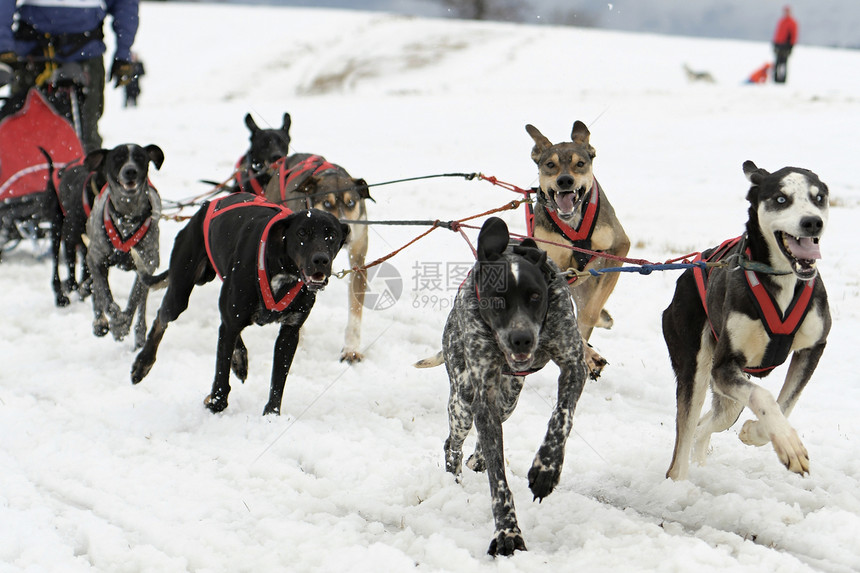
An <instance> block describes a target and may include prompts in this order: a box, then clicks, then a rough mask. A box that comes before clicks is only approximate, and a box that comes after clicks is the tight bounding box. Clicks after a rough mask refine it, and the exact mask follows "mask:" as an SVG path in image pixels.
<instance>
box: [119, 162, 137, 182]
mask: <svg viewBox="0 0 860 573" xmlns="http://www.w3.org/2000/svg"><path fill="white" fill-rule="evenodd" d="M120 174H121V175H122V177H123V179H125V180H126V181H134V180H135V179H137V174H138V170H137V167H133V166H131V165H129V166H128V167H123V169H122V171H121V172H120Z"/></svg>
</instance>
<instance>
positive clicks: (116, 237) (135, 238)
mask: <svg viewBox="0 0 860 573" xmlns="http://www.w3.org/2000/svg"><path fill="white" fill-rule="evenodd" d="M87 181H89V179H87ZM107 188H108V186H107V184H105V186H104V187H102V190H101V192H100V193H99V196H101V195H103V194H104V193H105V192H106V190H107ZM86 190H87V189H86V186H84V196H85V197H86ZM84 205H85V207H84V209H85V210H86V205H87V202H86V198H85V199H84ZM102 214H103V221H104V226H105V233H107V237H108V240H110V244H111V245H113V248H114V249H116V250H118V251H122V252H123V253H127V252H129V251H130V250H131V249H132V248H133V247H134V246H136V245H137V244H138V243H139V242H140V241H141V240H142V239H143V237H144V236H146V233H147V232H148V231H149V228H150V227H151V226H152V215H150V216H149V217H147V218H146V219H144V221H143V222H142V223H141V224H140V225H138V227H137V229H136V230H135V231H134V232H133V233H132V234H131V236H130V237H129V238H127V239H126V238H124V237H123V236H122V235H121V234H120V232H119V229H117V228H116V225H115V224H114V222H113V208H112V207H111V202H110V199H108V200H107V201H105V208H104V211H103V212H102ZM88 216H89V214H88Z"/></svg>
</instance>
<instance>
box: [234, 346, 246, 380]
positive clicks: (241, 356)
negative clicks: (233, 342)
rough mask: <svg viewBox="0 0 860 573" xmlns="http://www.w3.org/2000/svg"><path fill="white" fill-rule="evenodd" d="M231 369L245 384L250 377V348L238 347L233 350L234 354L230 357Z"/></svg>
mask: <svg viewBox="0 0 860 573" xmlns="http://www.w3.org/2000/svg"><path fill="white" fill-rule="evenodd" d="M230 370H232V371H233V374H235V375H236V378H238V379H239V380H241V381H242V383H243V384H244V383H245V380H247V379H248V350H247V349H246V348H244V347H242V348H236V349H235V350H234V351H233V356H232V357H230Z"/></svg>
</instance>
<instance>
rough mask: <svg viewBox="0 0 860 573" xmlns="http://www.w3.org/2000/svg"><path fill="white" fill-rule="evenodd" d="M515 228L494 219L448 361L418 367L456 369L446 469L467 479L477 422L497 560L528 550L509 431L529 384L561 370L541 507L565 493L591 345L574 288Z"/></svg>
mask: <svg viewBox="0 0 860 573" xmlns="http://www.w3.org/2000/svg"><path fill="white" fill-rule="evenodd" d="M509 241H510V237H509V234H508V228H507V225H505V223H504V221H502V220H501V219H498V218H495V217H494V218H490V219H488V220H487V222H486V223H485V224H484V226H483V227H482V228H481V232H480V234H479V235H478V249H477V251H478V261H477V263H476V264H475V267H474V268H473V269H472V272H471V273H470V274H469V277H468V278H467V279H466V281H465V282H464V283H463V285H462V286H461V287H460V291H459V292H458V293H457V297H456V300H455V301H454V306H453V308H452V309H451V313H450V315H449V316H448V322H447V324H446V325H445V332H444V334H443V339H442V352H440V353H439V354H437V355H436V356H435V357H432V358H428V359H425V360H422V361H420V362H418V363H417V364H416V366H417V367H419V368H426V367H430V366H438V365H440V364H442V362H443V361H444V363H445V365H446V366H447V369H448V377H449V379H450V383H451V393H450V397H449V399H448V424H449V427H450V434H449V436H448V439H447V440H446V441H445V468H446V469H447V470H448V471H449V472H451V473H453V474H455V475H459V474H460V469H461V465H462V461H463V442H464V440H465V439H466V436H467V435H468V433H469V431H470V430H471V428H472V422H473V420H474V423H475V427H476V429H477V431H478V444H477V447H476V448H475V453H474V454H473V455H472V456H471V457H470V458H469V460H468V461H467V463H466V465H468V466H469V467H470V468H471V469H473V470H475V471H483V470H484V469H486V471H487V477H488V478H489V480H490V494H491V496H492V507H493V518H494V519H495V526H496V531H495V534H494V536H493V540H492V542H491V543H490V548H489V553H490V554H491V555H510V554H512V553H513V552H514V551H516V550H520V551H524V550H525V549H526V546H525V542H524V541H523V537H522V534H521V532H520V528H519V526H518V524H517V517H516V513H515V511H514V500H513V495H512V494H511V491H510V489H509V488H508V484H507V479H506V477H505V461H504V446H503V443H502V422H504V421H505V420H507V419H508V417H509V416H510V415H511V413H512V412H513V410H514V408H515V407H516V405H517V400H518V399H519V395H520V391H521V390H522V387H523V378H524V376H525V374H527V373H528V372H534V371H536V370H539V369H540V368H542V367H543V366H545V365H546V364H547V363H548V362H549V361H550V360H551V361H553V362H555V364H556V365H557V366H558V367H559V370H560V373H559V377H558V403H557V404H556V406H555V409H554V410H553V413H552V416H551V417H550V420H549V423H548V424H547V432H546V436H545V437H544V441H543V444H541V447H540V449H539V450H538V452H537V454H536V456H535V459H534V462H533V463H532V467H531V469H530V470H529V472H528V478H529V487H530V488H531V490H532V492H533V493H534V496H535V499H543V498H544V497H546V496H548V495H549V494H550V493H551V492H552V490H553V488H555V486H556V485H557V484H558V482H559V478H560V476H561V468H562V464H563V463H564V447H565V443H566V442H567V437H568V435H569V434H570V430H571V427H572V425H573V412H574V409H575V407H576V403H577V401H578V400H579V396H580V394H581V393H582V387H583V384H584V383H585V378H586V366H585V361H584V358H583V348H582V346H583V345H582V336H581V335H580V333H579V330H578V329H577V322H576V313H575V311H574V308H573V304H572V302H571V298H570V291H569V290H568V286H567V281H566V280H565V279H564V277H563V276H562V275H561V273H560V271H559V268H558V266H557V265H556V264H555V263H553V262H552V261H551V260H549V259H547V256H546V252H544V251H542V250H541V249H539V248H538V247H537V245H536V244H535V242H534V241H532V240H531V239H526V240H524V241H522V242H521V243H519V244H517V243H514V244H509Z"/></svg>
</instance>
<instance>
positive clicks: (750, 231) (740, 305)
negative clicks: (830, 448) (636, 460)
mask: <svg viewBox="0 0 860 573" xmlns="http://www.w3.org/2000/svg"><path fill="white" fill-rule="evenodd" d="M743 170H744V173H745V174H746V176H747V179H749V181H750V182H751V184H752V185H751V187H750V190H749V193H748V194H747V200H748V201H749V202H750V207H749V220H748V221H747V224H746V233H745V234H744V235H743V236H741V237H738V238H737V239H734V240H729V241H726V242H725V243H723V244H722V245H720V246H719V247H716V248H713V249H710V250H707V251H705V252H704V253H702V260H705V261H716V260H719V259H723V260H725V261H727V262H728V263H729V266H728V267H727V268H717V267H714V268H711V270H710V272H707V271H704V270H702V269H701V268H696V269H690V270H687V271H685V272H684V273H683V274H682V275H681V277H680V278H679V279H678V282H677V286H676V289H675V295H674V298H673V299H672V302H671V303H670V305H669V307H668V308H667V309H666V311H665V312H664V313H663V336H664V337H665V339H666V345H667V346H668V348H669V355H670V358H671V361H672V368H673V369H674V371H675V375H676V377H677V383H678V386H677V418H676V438H675V452H674V454H673V457H672V464H671V465H670V467H669V470H668V472H667V474H666V475H667V477H670V478H672V479H675V480H678V479H686V477H687V475H688V471H689V464H690V454H691V450H692V456H693V459H694V460H695V461H697V462H699V463H704V459H705V456H706V454H707V450H708V444H709V442H710V436H711V434H712V433H714V432H719V431H723V430H725V429H727V428H729V427H730V426H731V425H732V424H734V422H735V421H736V420H737V419H738V417H739V416H740V413H741V411H742V410H743V409H744V407H749V408H750V410H752V412H753V413H754V414H755V415H756V417H757V420H748V421H747V422H745V423H744V425H743V428H742V429H741V433H740V439H741V441H742V442H743V443H745V444H748V445H756V446H762V445H764V444H766V443H768V442H770V443H771V444H773V448H774V450H775V451H776V454H777V456H778V457H779V460H780V461H781V462H782V463H783V464H784V465H785V466H786V467H787V468H788V469H789V470H791V471H793V472H796V473H799V474H803V473H806V472H808V471H809V456H808V454H807V451H806V448H805V447H804V446H803V443H802V442H801V441H800V438H799V437H798V435H797V432H796V431H795V430H794V428H792V427H791V425H789V423H788V420H787V416H788V415H789V414H790V413H791V411H792V409H793V408H794V406H795V404H796V403H797V400H798V398H799V397H800V393H801V391H802V390H803V388H804V387H805V386H806V384H807V382H809V379H810V377H811V376H812V373H813V371H814V370H815V368H816V366H817V365H818V361H819V359H820V358H821V354H822V352H823V351H824V346H825V344H826V340H827V334H828V332H829V331H830V325H831V321H830V310H829V308H828V305H827V293H826V291H825V289H824V282H823V280H822V279H821V277H820V276H819V275H818V269H817V268H816V260H817V259H819V258H820V257H821V253H820V250H819V246H818V242H819V240H820V239H821V236H822V233H823V232H824V227H825V225H826V223H827V214H828V190H827V186H826V185H825V184H824V183H822V182H821V181H820V180H819V178H818V176H817V175H816V174H815V173H812V172H811V171H807V170H806V169H798V168H795V167H784V168H782V169H780V170H779V171H776V172H774V173H768V172H767V171H765V170H764V169H760V168H758V167H756V165H755V164H754V163H753V162H752V161H747V162H745V163H744V165H743ZM733 261H734V262H733ZM789 354H792V358H791V363H790V365H789V367H788V373H787V374H786V378H785V382H784V384H783V387H782V390H781V391H780V393H779V399H778V400H774V398H773V396H772V395H771V394H770V393H769V392H768V391H767V390H765V389H764V388H762V387H761V386H759V385H758V384H755V383H754V382H752V381H751V380H750V377H749V376H756V377H762V376H766V375H767V374H768V373H769V372H770V371H771V370H772V369H773V368H774V367H776V366H778V365H780V364H782V363H784V362H785V360H786V359H787V358H788V356H789ZM709 386H710V387H711V389H712V390H713V400H712V406H711V410H710V412H708V413H707V414H706V415H705V416H704V417H702V419H701V420H698V417H699V413H700V412H701V410H702V406H703V404H704V401H705V396H706V394H707V390H708V387H709ZM697 420H698V424H697Z"/></svg>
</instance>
